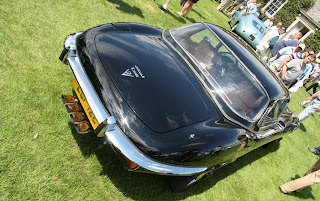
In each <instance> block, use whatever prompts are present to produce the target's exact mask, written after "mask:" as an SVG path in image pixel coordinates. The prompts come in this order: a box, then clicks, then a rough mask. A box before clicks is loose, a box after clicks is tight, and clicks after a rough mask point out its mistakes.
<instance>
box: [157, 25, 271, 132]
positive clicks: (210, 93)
mask: <svg viewBox="0 0 320 201" xmlns="http://www.w3.org/2000/svg"><path fill="white" fill-rule="evenodd" d="M197 24H202V25H204V26H205V27H206V28H207V29H209V30H210V32H211V33H212V34H213V35H214V36H216V37H217V38H218V39H219V40H220V42H221V43H222V44H223V45H224V46H225V47H226V48H227V49H228V50H229V51H230V53H232V55H233V56H234V57H235V58H236V59H237V60H238V61H239V62H240V63H241V65H242V66H243V67H244V68H246V69H247V71H248V73H249V74H250V75H251V76H252V78H253V79H254V80H256V81H257V83H258V85H260V87H261V88H262V90H263V91H264V93H265V95H266V97H267V102H268V103H269V102H270V97H269V94H268V93H267V91H266V89H265V88H264V87H263V85H262V84H261V83H260V81H259V80H258V79H257V78H256V76H255V75H254V74H253V73H252V72H251V71H250V70H249V69H248V67H247V66H246V65H244V64H243V62H242V61H241V60H240V59H239V58H238V56H236V54H235V53H234V52H233V51H232V50H231V49H230V48H229V47H228V46H227V45H226V44H225V43H224V42H223V41H222V40H221V38H220V37H218V36H217V34H216V33H215V32H214V31H212V30H211V29H210V27H208V26H207V24H206V23H199V22H198V23H197ZM186 26H188V25H186ZM171 31H172V29H169V30H168V32H169V34H170V35H171V38H172V39H173V40H174V41H175V42H176V43H177V44H178V46H179V47H180V48H181V49H182V50H183V51H184V53H185V54H187V55H188V57H189V58H190V59H191V60H192V61H193V63H194V65H196V66H197V67H198V68H199V69H200V67H199V66H198V64H197V62H196V61H195V60H194V59H193V58H192V56H190V54H189V53H188V51H187V50H185V49H184V48H183V47H182V46H181V45H180V43H179V42H178V41H177V40H176V39H175V37H173V35H172V32H171ZM164 32H165V31H163V32H162V34H161V36H162V39H163V41H165V42H166V44H168V45H169V46H170V47H172V48H173V49H174V50H175V49H176V48H175V47H174V46H173V45H172V44H171V43H170V42H169V41H168V40H167V39H166V38H165V37H164ZM176 53H178V54H179V55H180V56H181V58H184V57H183V56H182V54H180V53H179V51H177V50H176ZM184 60H185V62H186V63H187V64H188V66H189V68H190V69H191V70H192V71H193V73H194V74H195V75H196V77H197V78H198V80H199V81H200V82H201V83H202V86H204V88H205V89H206V90H207V91H208V95H209V96H210V97H211V99H212V100H213V102H214V103H215V105H216V106H217V107H218V108H219V110H220V112H221V113H222V114H223V116H224V117H226V118H227V119H228V120H229V121H231V122H234V123H236V124H238V125H240V126H242V127H244V128H247V129H248V130H250V132H252V133H257V132H256V131H254V130H252V128H250V127H248V126H245V125H244V124H242V123H240V122H239V121H237V120H235V119H233V118H231V117H230V116H229V115H228V114H227V113H226V112H224V111H223V109H222V107H221V106H220V104H219V101H217V100H216V98H215V97H214V94H213V93H212V92H211V90H210V89H209V87H208V86H207V83H205V81H204V80H202V79H201V77H200V76H199V75H198V72H197V71H196V70H195V69H194V66H193V65H192V64H190V63H189V62H188V61H187V60H186V59H184ZM220 97H221V96H220ZM228 107H229V106H228ZM229 108H230V107H229ZM267 108H268V104H267V106H265V108H263V110H262V111H265V110H266V109H267ZM230 109H231V110H232V111H233V112H234V113H235V114H236V115H237V116H239V117H241V118H242V119H245V120H247V121H249V122H251V123H254V122H256V121H257V120H258V119H260V118H261V117H262V116H263V112H260V113H261V114H260V115H259V117H258V118H256V119H255V120H250V119H248V118H246V117H243V116H242V115H239V114H238V113H236V112H235V111H234V110H233V109H232V108H230Z"/></svg>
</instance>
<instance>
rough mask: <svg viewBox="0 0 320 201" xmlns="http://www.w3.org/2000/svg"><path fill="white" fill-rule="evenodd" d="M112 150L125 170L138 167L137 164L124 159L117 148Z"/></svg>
mask: <svg viewBox="0 0 320 201" xmlns="http://www.w3.org/2000/svg"><path fill="white" fill-rule="evenodd" d="M114 150H115V153H116V154H117V156H118V157H119V159H120V161H121V163H122V164H123V166H124V168H125V169H127V170H134V169H137V168H138V167H139V165H138V164H137V163H135V162H133V161H132V160H130V159H129V158H127V157H125V156H124V155H123V154H122V153H121V151H120V150H119V149H118V148H116V147H114Z"/></svg>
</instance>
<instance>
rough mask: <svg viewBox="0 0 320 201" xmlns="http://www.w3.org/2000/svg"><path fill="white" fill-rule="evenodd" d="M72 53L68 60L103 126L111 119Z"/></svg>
mask: <svg viewBox="0 0 320 201" xmlns="http://www.w3.org/2000/svg"><path fill="white" fill-rule="evenodd" d="M70 53H71V52H70ZM70 53H69V55H68V58H67V59H68V61H69V64H70V67H71V69H72V71H73V74H74V76H75V77H76V79H77V81H78V83H79V85H80V87H81V89H82V91H83V93H84V95H85V97H86V100H87V102H88V104H89V106H90V108H91V110H92V112H93V114H94V115H95V117H96V119H97V121H98V123H99V124H101V123H102V122H103V121H104V120H106V119H107V118H108V117H109V115H108V113H107V112H106V110H105V108H104V107H103V105H102V103H101V102H100V99H99V98H98V96H97V94H96V92H95V91H94V89H93V87H92V85H91V82H90V81H89V79H88V77H87V75H86V73H85V71H84V70H83V68H82V65H81V63H80V60H79V58H78V56H76V55H74V54H73V55H71V54H70Z"/></svg>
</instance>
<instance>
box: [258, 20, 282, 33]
mask: <svg viewBox="0 0 320 201" xmlns="http://www.w3.org/2000/svg"><path fill="white" fill-rule="evenodd" d="M273 20H274V17H270V18H269V19H267V20H266V21H264V22H263V24H264V26H266V29H267V30H269V29H270V28H271V27H272V25H273ZM281 26H282V23H281V25H280V26H279V27H281ZM279 27H278V28H279Z"/></svg>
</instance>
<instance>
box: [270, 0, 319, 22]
mask: <svg viewBox="0 0 320 201" xmlns="http://www.w3.org/2000/svg"><path fill="white" fill-rule="evenodd" d="M314 2H315V0H289V1H288V2H287V3H286V5H285V6H283V7H282V9H281V10H280V11H279V12H277V14H276V16H275V21H276V22H282V24H283V25H284V26H286V27H288V26H290V25H291V24H292V22H293V21H295V19H296V17H297V16H298V15H299V11H300V9H302V8H307V7H309V6H311V5H313V4H314Z"/></svg>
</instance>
